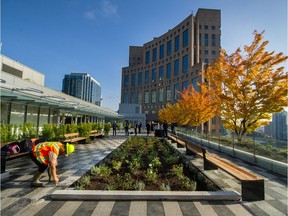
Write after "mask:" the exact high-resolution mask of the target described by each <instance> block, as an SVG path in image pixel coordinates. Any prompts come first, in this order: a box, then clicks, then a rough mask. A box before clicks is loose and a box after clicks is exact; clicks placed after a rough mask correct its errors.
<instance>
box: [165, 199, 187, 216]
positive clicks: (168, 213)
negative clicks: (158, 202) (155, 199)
mask: <svg viewBox="0 0 288 216" xmlns="http://www.w3.org/2000/svg"><path fill="white" fill-rule="evenodd" d="M162 204H163V207H164V212H165V216H175V215H177V216H182V215H183V214H182V211H181V209H180V206H179V204H178V202H168V201H165V202H164V201H162Z"/></svg>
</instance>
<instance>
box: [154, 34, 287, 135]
mask: <svg viewBox="0 0 288 216" xmlns="http://www.w3.org/2000/svg"><path fill="white" fill-rule="evenodd" d="M262 39H263V32H262V33H257V32H256V31H255V32H254V40H253V42H252V44H251V45H250V46H244V52H242V51H241V49H240V48H238V49H237V50H236V51H235V52H234V53H232V54H231V55H228V54H227V53H226V51H225V50H221V54H220V57H219V60H218V61H216V62H214V63H213V65H210V66H209V67H208V68H207V70H206V71H204V72H202V73H201V76H203V77H204V78H205V82H202V83H199V85H200V89H201V91H200V92H197V91H195V90H194V89H193V88H191V87H189V88H188V89H187V90H185V91H184V92H183V93H180V96H181V97H180V99H179V100H178V102H177V103H176V104H175V105H171V104H168V105H167V107H166V108H164V109H162V110H160V111H159V118H160V120H162V121H163V120H166V121H167V122H170V123H178V124H180V125H190V126H198V125H199V124H201V123H204V122H206V121H208V120H209V119H210V118H212V117H213V116H214V115H215V114H216V111H217V114H218V115H219V116H220V117H221V120H222V122H223V123H224V127H225V128H226V129H228V130H230V131H233V132H235V133H236V135H237V136H238V140H239V141H241V140H242V137H243V136H244V135H245V134H247V133H251V132H253V131H255V130H256V128H258V127H260V126H264V125H266V124H268V123H269V120H270V119H271V116H272V114H273V113H277V112H281V111H282V110H283V109H284V107H287V93H288V84H287V72H284V67H281V66H279V64H282V63H285V62H287V58H288V57H287V56H284V55H283V53H278V54H275V52H274V51H272V52H268V51H266V50H265V49H266V46H267V45H268V43H269V42H268V41H264V42H262ZM277 66H278V67H277Z"/></svg>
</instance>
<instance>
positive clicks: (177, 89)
mask: <svg viewBox="0 0 288 216" xmlns="http://www.w3.org/2000/svg"><path fill="white" fill-rule="evenodd" d="M178 98H179V84H178V83H177V84H174V100H177V99H178Z"/></svg>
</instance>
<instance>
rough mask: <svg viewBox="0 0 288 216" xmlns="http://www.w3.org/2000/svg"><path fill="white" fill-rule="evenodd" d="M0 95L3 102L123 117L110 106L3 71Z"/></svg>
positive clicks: (68, 111) (116, 117) (0, 81)
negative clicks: (82, 98) (105, 106)
mask: <svg viewBox="0 0 288 216" xmlns="http://www.w3.org/2000/svg"><path fill="white" fill-rule="evenodd" d="M0 97H1V101H2V102H13V103H21V104H27V105H35V106H40V107H47V108H53V109H57V110H60V112H62V113H65V114H71V115H91V116H98V117H102V118H112V119H119V118H121V117H122V116H121V115H119V114H118V113H117V112H115V111H113V110H110V109H108V108H104V107H101V106H98V105H95V104H92V103H89V102H86V101H83V100H81V99H78V98H75V97H73V96H70V95H67V94H64V93H62V92H61V91H56V90H53V89H49V88H46V87H44V86H40V85H37V84H35V83H32V82H29V81H27V80H24V79H21V78H19V77H17V76H13V75H11V74H8V73H6V72H3V71H1V76H0Z"/></svg>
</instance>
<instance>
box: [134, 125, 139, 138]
mask: <svg viewBox="0 0 288 216" xmlns="http://www.w3.org/2000/svg"><path fill="white" fill-rule="evenodd" d="M137 130H138V124H137V122H136V123H135V125H134V133H135V136H137Z"/></svg>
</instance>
